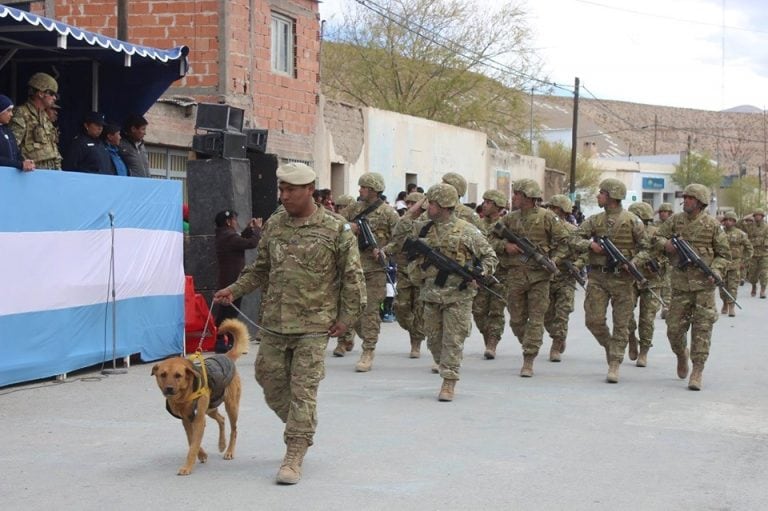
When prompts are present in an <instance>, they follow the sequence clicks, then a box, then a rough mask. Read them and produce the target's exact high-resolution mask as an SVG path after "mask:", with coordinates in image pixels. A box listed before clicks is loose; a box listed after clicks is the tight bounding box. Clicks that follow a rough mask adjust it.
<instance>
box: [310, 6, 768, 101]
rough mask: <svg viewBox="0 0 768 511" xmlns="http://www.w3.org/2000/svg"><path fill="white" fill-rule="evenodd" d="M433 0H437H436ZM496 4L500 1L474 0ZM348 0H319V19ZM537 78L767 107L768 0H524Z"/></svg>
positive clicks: (639, 95) (641, 97) (630, 93)
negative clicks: (538, 67)
mask: <svg viewBox="0 0 768 511" xmlns="http://www.w3.org/2000/svg"><path fill="white" fill-rule="evenodd" d="M435 1H440V0H435ZM473 1H476V2H480V3H481V4H483V5H487V6H488V7H490V8H493V6H494V5H500V1H501V0H473ZM353 3H354V0H323V2H322V3H321V4H320V15H321V18H322V19H325V20H329V21H333V20H338V19H339V18H340V13H341V12H343V9H344V6H348V5H350V4H353ZM520 3H521V5H522V6H523V9H524V10H525V11H526V12H527V13H528V16H527V20H528V24H529V26H530V29H531V31H532V33H533V35H534V40H533V41H532V43H531V44H530V46H531V47H533V48H535V50H536V53H537V55H538V56H539V58H540V59H541V61H542V72H543V77H546V78H548V79H549V81H551V82H554V83H557V84H559V85H564V86H566V87H568V88H570V89H572V88H573V84H574V78H575V77H578V78H579V80H580V83H581V87H582V88H581V90H580V95H581V97H586V98H593V97H594V98H598V99H606V100H617V101H629V102H633V103H645V104H651V105H663V106H673V107H682V108H695V109H700V110H722V109H727V108H732V107H736V106H741V105H751V106H754V107H757V108H759V109H763V108H765V107H767V106H768V7H766V5H768V4H767V3H766V0H644V1H643V2H638V1H637V0H631V1H630V0H521V2H520Z"/></svg>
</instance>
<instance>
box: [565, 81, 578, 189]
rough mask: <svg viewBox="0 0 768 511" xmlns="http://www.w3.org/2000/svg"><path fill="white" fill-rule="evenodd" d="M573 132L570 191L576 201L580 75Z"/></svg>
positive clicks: (574, 92)
mask: <svg viewBox="0 0 768 511" xmlns="http://www.w3.org/2000/svg"><path fill="white" fill-rule="evenodd" d="M572 130H573V131H572V133H571V183H570V186H569V190H568V191H569V192H570V196H571V201H573V202H576V151H578V150H579V147H578V145H577V144H578V137H577V133H578V130H579V77H578V76H577V77H576V82H575V85H574V89H573V128H572Z"/></svg>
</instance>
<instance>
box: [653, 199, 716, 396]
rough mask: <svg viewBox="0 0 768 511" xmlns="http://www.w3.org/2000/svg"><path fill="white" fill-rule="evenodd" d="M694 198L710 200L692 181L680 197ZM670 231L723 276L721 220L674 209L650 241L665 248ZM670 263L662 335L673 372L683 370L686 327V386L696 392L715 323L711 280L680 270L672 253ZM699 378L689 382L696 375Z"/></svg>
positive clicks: (697, 272)
mask: <svg viewBox="0 0 768 511" xmlns="http://www.w3.org/2000/svg"><path fill="white" fill-rule="evenodd" d="M686 196H687V197H695V198H696V199H697V200H698V201H699V202H700V203H701V204H703V205H704V206H706V204H708V203H709V190H708V189H707V188H706V187H704V186H703V185H699V184H691V185H688V186H687V187H686V188H685V190H684V191H683V197H686ZM673 235H678V236H680V237H681V238H682V239H684V240H686V241H687V242H688V243H689V244H690V245H691V248H693V250H695V251H696V253H697V254H698V255H699V257H701V259H702V261H703V262H704V263H705V264H707V266H709V268H710V269H711V270H712V271H713V272H715V273H716V274H719V275H722V273H723V272H724V271H725V269H726V268H727V267H728V264H729V262H730V257H731V251H730V247H729V245H728V237H727V236H726V235H725V231H723V228H722V226H721V225H720V223H719V222H718V221H717V220H716V219H714V218H712V217H711V216H710V215H708V214H707V212H706V211H705V210H701V211H699V212H698V213H677V214H675V215H672V217H670V218H669V219H668V220H667V221H666V222H665V223H664V224H663V225H661V226H660V227H659V230H658V231H657V233H656V237H655V239H654V242H655V244H656V246H657V248H658V249H659V250H662V249H664V247H665V245H666V243H667V241H668V239H669V238H671V237H672V236H673ZM670 262H671V266H672V272H671V273H672V277H671V279H672V301H671V303H670V307H669V315H668V316H667V338H668V339H669V344H670V346H671V347H672V351H673V352H674V353H675V354H676V355H677V356H678V376H679V377H680V378H685V377H686V376H687V373H688V349H687V347H686V345H687V338H686V333H687V332H688V329H689V328H690V330H691V349H690V358H691V361H692V362H693V366H694V367H693V368H694V371H693V373H692V374H691V382H690V383H689V388H691V389H692V390H699V388H698V387H699V386H700V384H701V371H702V370H703V368H704V364H705V363H706V361H707V358H708V357H709V345H710V342H711V337H712V326H713V325H714V323H715V321H717V318H718V314H717V310H716V309H715V293H714V289H715V286H714V284H712V283H710V282H709V280H708V279H707V277H706V275H705V274H704V273H703V272H702V271H701V270H699V269H698V268H697V267H695V266H694V265H687V266H685V267H684V268H680V266H679V262H678V257H677V254H672V255H671V256H670ZM697 373H698V380H697V381H696V382H695V383H696V384H694V380H695V379H696V378H695V377H696V375H697Z"/></svg>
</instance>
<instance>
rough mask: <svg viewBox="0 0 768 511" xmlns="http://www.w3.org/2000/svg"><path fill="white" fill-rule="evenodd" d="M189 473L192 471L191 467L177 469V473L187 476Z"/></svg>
mask: <svg viewBox="0 0 768 511" xmlns="http://www.w3.org/2000/svg"><path fill="white" fill-rule="evenodd" d="M191 473H192V469H191V468H187V467H181V468H180V469H179V473H178V475H180V476H188V475H189V474H191Z"/></svg>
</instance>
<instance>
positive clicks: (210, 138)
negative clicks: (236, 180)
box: [192, 103, 248, 159]
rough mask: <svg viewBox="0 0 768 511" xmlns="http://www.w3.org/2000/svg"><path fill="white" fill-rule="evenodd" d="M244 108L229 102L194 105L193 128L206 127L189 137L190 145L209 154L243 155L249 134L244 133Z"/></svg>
mask: <svg viewBox="0 0 768 511" xmlns="http://www.w3.org/2000/svg"><path fill="white" fill-rule="evenodd" d="M244 113H245V111H244V110H243V109H242V108H235V107H233V106H229V105H219V104H213V103H200V104H198V105H197V116H196V117H195V129H198V130H203V131H206V133H202V134H197V135H194V136H193V137H192V149H193V150H194V151H195V152H196V153H198V155H201V156H203V157H208V158H226V159H231V158H240V159H244V158H245V157H246V147H247V145H248V136H247V135H246V134H245V133H243V117H244Z"/></svg>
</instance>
